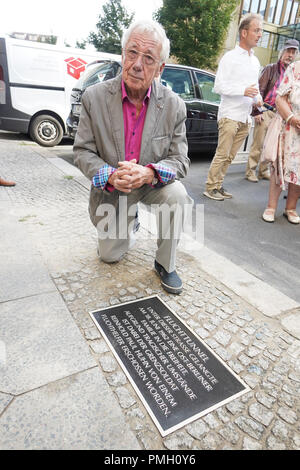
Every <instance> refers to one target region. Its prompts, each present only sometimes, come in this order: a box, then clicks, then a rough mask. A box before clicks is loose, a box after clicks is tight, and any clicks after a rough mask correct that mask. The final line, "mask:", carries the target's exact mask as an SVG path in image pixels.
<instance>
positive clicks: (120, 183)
mask: <svg viewBox="0 0 300 470" xmlns="http://www.w3.org/2000/svg"><path fill="white" fill-rule="evenodd" d="M118 165H119V167H118V169H117V170H116V171H115V172H114V173H113V174H112V175H111V176H110V177H109V179H108V183H109V184H111V185H112V186H114V188H115V189H117V190H118V191H122V192H123V193H130V192H131V191H132V190H133V189H136V188H140V187H141V186H143V184H150V183H151V181H152V180H153V177H154V170H153V169H152V168H148V167H144V166H142V165H139V164H137V163H136V160H135V159H134V160H130V161H124V162H119V163H118Z"/></svg>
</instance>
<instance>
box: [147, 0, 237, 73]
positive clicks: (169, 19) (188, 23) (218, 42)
mask: <svg viewBox="0 0 300 470" xmlns="http://www.w3.org/2000/svg"><path fill="white" fill-rule="evenodd" d="M238 4H239V1H237V0H184V1H182V0H164V1H163V6H162V7H161V8H160V9H159V10H157V12H156V13H155V14H154V17H155V19H156V20H157V21H158V22H159V23H161V24H162V25H163V26H164V28H165V30H166V33H167V36H168V37H169V39H170V42H171V54H172V55H174V56H176V57H177V58H178V60H179V62H180V63H182V64H185V65H192V66H194V67H202V68H211V69H214V68H215V67H216V59H217V57H218V55H219V53H220V50H221V47H222V44H223V42H224V40H225V36H226V32H227V29H228V26H229V24H230V21H231V15H232V13H233V11H234V10H235V8H236V6H237V5H238Z"/></svg>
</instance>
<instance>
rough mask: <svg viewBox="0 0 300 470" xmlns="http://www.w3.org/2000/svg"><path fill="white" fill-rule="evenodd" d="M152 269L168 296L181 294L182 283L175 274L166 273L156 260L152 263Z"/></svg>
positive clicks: (173, 272) (174, 272)
mask: <svg viewBox="0 0 300 470" xmlns="http://www.w3.org/2000/svg"><path fill="white" fill-rule="evenodd" d="M154 267H155V270H156V272H157V274H158V275H159V277H160V281H161V285H162V287H163V288H164V289H165V291H167V292H169V293H170V294H181V292H182V281H181V279H180V277H179V276H178V274H177V272H176V271H172V272H171V273H168V272H167V271H166V270H165V268H164V267H163V266H162V265H161V264H159V263H158V262H157V261H156V260H155V262H154Z"/></svg>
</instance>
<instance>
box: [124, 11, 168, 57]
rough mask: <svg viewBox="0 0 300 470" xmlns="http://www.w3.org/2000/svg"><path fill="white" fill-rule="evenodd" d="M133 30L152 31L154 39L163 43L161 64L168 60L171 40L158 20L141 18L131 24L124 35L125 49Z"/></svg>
mask: <svg viewBox="0 0 300 470" xmlns="http://www.w3.org/2000/svg"><path fill="white" fill-rule="evenodd" d="M133 31H139V32H140V33H151V34H153V36H154V39H155V40H157V41H159V42H160V44H161V51H160V62H161V64H163V63H165V62H166V61H167V60H168V57H169V54H170V41H169V39H168V38H167V35H166V32H165V30H164V28H163V27H162V26H161V25H160V24H159V23H157V21H151V20H140V21H136V22H135V23H133V24H131V25H130V26H129V28H128V29H126V30H125V31H124V33H123V36H122V49H125V47H126V44H127V42H128V41H129V38H130V36H131V34H132V33H133Z"/></svg>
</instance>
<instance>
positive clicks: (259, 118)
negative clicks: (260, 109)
mask: <svg viewBox="0 0 300 470" xmlns="http://www.w3.org/2000/svg"><path fill="white" fill-rule="evenodd" d="M254 119H255V124H261V123H262V122H263V121H264V117H263V115H262V114H257V116H254Z"/></svg>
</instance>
